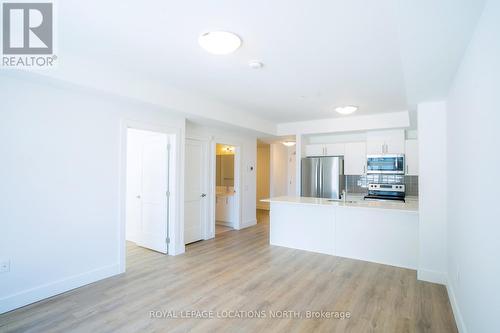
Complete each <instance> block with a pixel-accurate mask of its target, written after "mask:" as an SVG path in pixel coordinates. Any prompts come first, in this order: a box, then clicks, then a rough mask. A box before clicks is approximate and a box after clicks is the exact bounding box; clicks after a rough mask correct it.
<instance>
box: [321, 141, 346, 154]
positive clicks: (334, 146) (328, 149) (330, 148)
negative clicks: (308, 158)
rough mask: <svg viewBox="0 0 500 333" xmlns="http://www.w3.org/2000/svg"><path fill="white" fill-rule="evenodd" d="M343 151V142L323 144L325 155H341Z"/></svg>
mask: <svg viewBox="0 0 500 333" xmlns="http://www.w3.org/2000/svg"><path fill="white" fill-rule="evenodd" d="M344 153H345V144H343V143H328V144H326V145H325V155H326V156H343V155H344Z"/></svg>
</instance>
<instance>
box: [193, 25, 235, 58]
mask: <svg viewBox="0 0 500 333" xmlns="http://www.w3.org/2000/svg"><path fill="white" fill-rule="evenodd" d="M198 43H199V44H200V46H201V47H202V48H203V49H205V51H207V52H209V53H212V54H229V53H233V52H234V51H236V50H237V49H238V48H239V47H240V46H241V39H240V37H238V36H237V35H235V34H233V33H232V32H227V31H209V32H205V33H203V34H201V35H200V37H199V38H198Z"/></svg>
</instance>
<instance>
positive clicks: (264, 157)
mask: <svg viewBox="0 0 500 333" xmlns="http://www.w3.org/2000/svg"><path fill="white" fill-rule="evenodd" d="M270 150H271V148H270V146H269V145H259V146H257V208H259V209H266V210H269V202H260V200H261V199H266V198H269V191H270V181H269V179H270V176H271V170H270V157H271V156H270V154H271V151H270Z"/></svg>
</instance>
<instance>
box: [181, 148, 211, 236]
mask: <svg viewBox="0 0 500 333" xmlns="http://www.w3.org/2000/svg"><path fill="white" fill-rule="evenodd" d="M204 150H205V146H204V143H203V142H201V141H198V140H189V139H188V140H186V161H185V163H186V180H185V206H184V209H185V210H184V243H185V244H189V243H192V242H196V241H199V240H201V239H203V225H204V217H205V214H204V212H205V209H206V207H207V206H206V200H207V196H206V193H207V192H206V190H205V186H204V184H205V181H206V179H205V177H206V176H205V174H204V170H206V169H207V168H206V167H205V166H204V162H205V151H204Z"/></svg>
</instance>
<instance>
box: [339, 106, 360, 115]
mask: <svg viewBox="0 0 500 333" xmlns="http://www.w3.org/2000/svg"><path fill="white" fill-rule="evenodd" d="M356 110H358V107H357V106H354V105H346V106H339V107H336V108H335V111H337V112H338V113H340V114H351V113H354V112H356Z"/></svg>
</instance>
